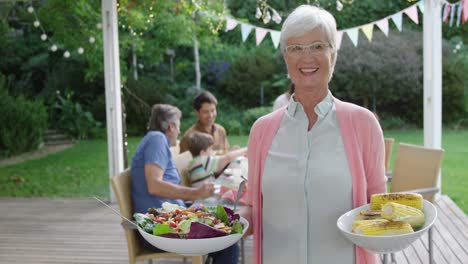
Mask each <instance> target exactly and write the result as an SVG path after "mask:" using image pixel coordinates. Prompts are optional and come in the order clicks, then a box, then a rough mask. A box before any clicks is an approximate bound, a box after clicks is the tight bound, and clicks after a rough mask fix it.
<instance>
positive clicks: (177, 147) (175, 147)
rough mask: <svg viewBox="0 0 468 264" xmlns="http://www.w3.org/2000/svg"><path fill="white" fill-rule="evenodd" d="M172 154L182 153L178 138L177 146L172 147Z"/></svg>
mask: <svg viewBox="0 0 468 264" xmlns="http://www.w3.org/2000/svg"><path fill="white" fill-rule="evenodd" d="M170 150H171V153H172V156H173V157H174V156H176V155H179V154H180V141H179V140H177V144H176V145H175V146H172V147H170Z"/></svg>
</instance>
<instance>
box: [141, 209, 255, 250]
mask: <svg viewBox="0 0 468 264" xmlns="http://www.w3.org/2000/svg"><path fill="white" fill-rule="evenodd" d="M240 222H241V223H242V224H244V230H242V234H233V235H228V236H223V237H214V238H202V239H178V238H166V237H161V236H155V235H152V234H148V233H146V232H145V231H144V230H143V229H141V228H140V227H138V231H139V232H140V234H141V235H142V236H143V237H144V238H145V239H146V241H148V242H149V243H150V244H151V245H153V246H155V247H157V248H160V249H162V250H165V251H168V252H173V253H177V254H181V255H184V256H201V255H206V254H208V253H212V252H216V251H220V250H222V249H225V248H228V247H230V246H232V245H234V244H235V243H237V241H239V240H240V239H241V238H242V236H243V235H244V234H245V231H247V228H249V222H248V221H247V220H245V218H243V217H241V218H240Z"/></svg>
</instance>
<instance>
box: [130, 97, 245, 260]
mask: <svg viewBox="0 0 468 264" xmlns="http://www.w3.org/2000/svg"><path fill="white" fill-rule="evenodd" d="M181 116H182V113H181V112H180V110H179V109H178V108H177V107H175V106H172V105H168V104H156V105H154V106H153V109H152V111H151V117H150V120H149V131H148V133H147V134H146V135H145V136H144V137H143V139H142V140H141V141H140V143H139V144H138V147H137V149H136V151H135V154H134V156H133V158H132V166H131V189H132V200H133V208H134V210H135V212H137V213H146V212H147V210H148V208H150V207H156V208H160V207H161V205H162V204H163V203H164V202H170V203H173V204H178V205H181V206H185V203H184V200H192V201H194V200H198V199H204V198H207V197H210V196H211V195H212V194H213V193H214V184H213V183H204V184H202V185H200V186H199V187H197V188H192V187H185V186H181V185H180V182H181V180H180V176H179V173H178V172H177V168H176V166H175V164H174V160H173V158H172V154H171V151H170V149H169V147H170V146H173V145H175V144H176V142H177V136H178V135H179V133H180V130H179V126H180V118H181ZM140 239H141V241H142V242H143V246H144V247H145V248H147V249H150V250H153V251H156V252H161V251H162V250H161V249H158V248H156V247H154V246H152V245H151V244H149V243H148V242H146V241H145V240H144V239H143V238H142V237H140ZM210 257H211V258H212V259H213V264H235V263H237V260H238V258H239V247H238V245H234V246H231V247H229V248H227V249H224V250H222V251H218V252H214V253H211V254H210Z"/></svg>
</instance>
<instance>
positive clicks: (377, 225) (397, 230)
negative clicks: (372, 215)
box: [352, 219, 414, 236]
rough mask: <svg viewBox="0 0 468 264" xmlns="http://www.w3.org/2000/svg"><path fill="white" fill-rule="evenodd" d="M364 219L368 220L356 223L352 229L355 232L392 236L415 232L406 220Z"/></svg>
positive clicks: (367, 234)
mask: <svg viewBox="0 0 468 264" xmlns="http://www.w3.org/2000/svg"><path fill="white" fill-rule="evenodd" d="M362 221H366V222H365V223H362V222H361V223H356V225H355V227H354V228H353V230H352V231H353V232H354V233H356V234H360V235H366V236H390V235H401V234H407V233H412V232H414V231H413V228H412V227H411V225H410V224H408V223H406V222H391V221H386V222H383V221H382V219H376V220H362ZM353 225H354V224H353Z"/></svg>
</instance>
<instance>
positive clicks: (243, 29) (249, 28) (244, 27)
mask: <svg viewBox="0 0 468 264" xmlns="http://www.w3.org/2000/svg"><path fill="white" fill-rule="evenodd" d="M252 28H253V26H252V25H249V24H245V23H242V24H241V33H242V42H245V41H246V40H247V37H248V36H249V34H250V31H252Z"/></svg>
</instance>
